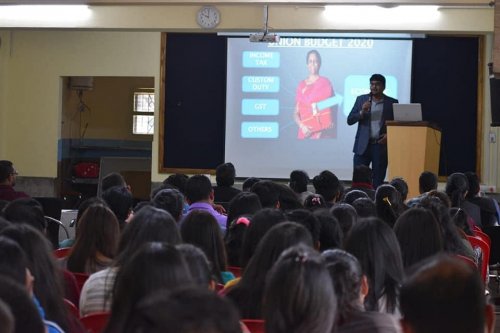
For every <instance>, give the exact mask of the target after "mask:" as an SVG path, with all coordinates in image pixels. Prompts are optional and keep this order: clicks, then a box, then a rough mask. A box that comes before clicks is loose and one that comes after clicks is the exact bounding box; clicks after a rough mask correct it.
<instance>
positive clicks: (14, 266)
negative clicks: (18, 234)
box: [0, 236, 67, 333]
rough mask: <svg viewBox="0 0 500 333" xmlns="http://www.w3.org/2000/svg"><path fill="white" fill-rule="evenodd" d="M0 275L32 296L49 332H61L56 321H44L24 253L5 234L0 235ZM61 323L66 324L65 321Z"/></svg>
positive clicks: (42, 311) (43, 314)
mask: <svg viewBox="0 0 500 333" xmlns="http://www.w3.org/2000/svg"><path fill="white" fill-rule="evenodd" d="M0 276H4V277H8V278H9V279H12V281H15V282H16V283H18V284H19V286H23V288H24V289H25V290H26V291H27V292H28V294H29V295H30V297H32V299H33V305H35V306H36V307H37V308H38V310H39V313H40V316H41V317H42V320H44V323H45V326H46V327H47V329H48V332H49V333H57V332H63V331H62V329H61V328H60V327H59V326H58V325H57V324H56V323H54V322H51V321H45V312H44V310H43V308H42V307H41V305H40V303H39V301H38V300H37V298H36V294H34V290H33V289H34V286H33V283H34V278H33V276H32V275H31V272H30V270H29V269H28V261H27V259H26V255H25V253H24V251H23V250H22V249H21V247H20V246H19V244H17V243H16V242H15V241H14V240H12V239H10V238H7V237H5V236H0ZM0 299H1V295H0ZM63 324H64V325H66V324H67V323H66V321H65V322H64V323H63Z"/></svg>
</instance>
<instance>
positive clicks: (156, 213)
mask: <svg viewBox="0 0 500 333" xmlns="http://www.w3.org/2000/svg"><path fill="white" fill-rule="evenodd" d="M148 242H164V243H168V244H170V245H177V244H180V243H181V242H182V240H181V235H180V233H179V230H178V228H177V225H176V222H175V220H174V218H173V217H172V215H170V214H169V213H168V212H166V211H164V210H162V209H159V208H154V207H152V206H146V207H144V208H142V209H141V210H140V211H139V212H138V213H137V214H135V215H134V217H133V218H132V220H130V222H129V223H128V224H127V225H126V227H125V229H124V230H123V234H122V237H121V239H120V243H119V245H118V255H117V256H116V260H115V262H114V264H113V265H114V266H117V267H120V266H121V265H123V263H124V262H126V261H127V260H128V259H129V258H130V257H131V256H132V255H133V254H134V253H135V252H136V251H137V249H139V248H140V247H141V246H143V245H144V244H145V243H148Z"/></svg>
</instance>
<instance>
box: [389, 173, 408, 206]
mask: <svg viewBox="0 0 500 333" xmlns="http://www.w3.org/2000/svg"><path fill="white" fill-rule="evenodd" d="M389 185H392V186H394V188H395V189H396V190H397V191H398V192H399V194H400V195H401V201H402V202H403V203H404V202H405V201H406V199H407V198H408V183H407V182H406V181H405V180H404V179H403V178H401V177H395V178H392V179H391V181H390V182H389Z"/></svg>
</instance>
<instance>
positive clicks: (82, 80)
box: [69, 76, 94, 90]
mask: <svg viewBox="0 0 500 333" xmlns="http://www.w3.org/2000/svg"><path fill="white" fill-rule="evenodd" d="M69 88H70V89H71V90H92V89H93V88H94V78H93V77H92V76H72V77H70V78H69Z"/></svg>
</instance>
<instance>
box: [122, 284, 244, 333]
mask: <svg viewBox="0 0 500 333" xmlns="http://www.w3.org/2000/svg"><path fill="white" fill-rule="evenodd" d="M135 332H148V333H194V332H206V333H240V332H241V327H240V322H239V315H238V311H237V310H236V309H235V308H234V306H233V305H232V304H231V303H230V302H229V301H228V300H227V299H224V298H223V297H220V296H217V295H216V294H214V293H213V292H210V291H208V290H206V289H203V288H181V289H178V290H175V291H172V292H169V291H167V290H159V291H155V292H154V293H151V294H149V295H147V296H145V297H144V298H142V300H141V301H140V303H139V305H138V306H137V310H136V311H135V312H134V313H133V314H132V317H131V319H130V324H128V325H127V326H126V327H125V329H124V330H123V333H135Z"/></svg>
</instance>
